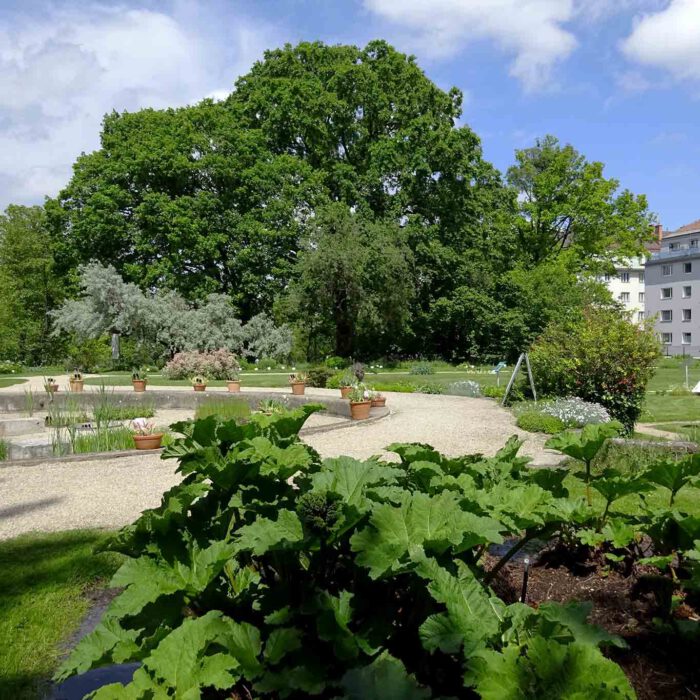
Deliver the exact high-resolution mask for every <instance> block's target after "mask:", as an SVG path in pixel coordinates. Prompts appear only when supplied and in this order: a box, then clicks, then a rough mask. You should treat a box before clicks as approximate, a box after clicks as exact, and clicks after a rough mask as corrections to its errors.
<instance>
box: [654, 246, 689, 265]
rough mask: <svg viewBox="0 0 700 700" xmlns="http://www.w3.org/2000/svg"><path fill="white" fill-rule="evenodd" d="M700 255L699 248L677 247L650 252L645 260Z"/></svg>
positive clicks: (678, 258)
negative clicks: (659, 251)
mask: <svg viewBox="0 0 700 700" xmlns="http://www.w3.org/2000/svg"><path fill="white" fill-rule="evenodd" d="M697 255H700V248H698V247H695V248H679V249H678V250H667V251H663V252H661V253H652V254H651V258H649V260H648V261H647V263H649V262H654V261H656V260H680V259H682V258H692V257H695V256H697Z"/></svg>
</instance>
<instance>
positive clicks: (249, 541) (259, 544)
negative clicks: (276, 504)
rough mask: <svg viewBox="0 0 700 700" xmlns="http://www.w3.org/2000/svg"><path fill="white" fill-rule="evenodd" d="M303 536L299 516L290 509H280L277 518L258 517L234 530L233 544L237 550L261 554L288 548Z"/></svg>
mask: <svg viewBox="0 0 700 700" xmlns="http://www.w3.org/2000/svg"><path fill="white" fill-rule="evenodd" d="M303 538H304V532H303V530H302V526H301V521H300V520H299V516H297V514H296V513H295V512H293V511H291V510H281V511H279V513H278V515H277V520H270V519H268V518H258V519H257V520H256V521H255V522H253V523H251V524H250V525H245V526H244V527H242V528H241V529H240V530H238V531H237V532H236V538H235V544H236V549H237V550H238V551H239V552H242V551H246V550H249V551H252V552H253V554H257V555H261V554H265V553H266V552H270V551H276V550H279V549H290V548H293V547H294V545H296V544H298V543H299V542H301V541H302V540H303Z"/></svg>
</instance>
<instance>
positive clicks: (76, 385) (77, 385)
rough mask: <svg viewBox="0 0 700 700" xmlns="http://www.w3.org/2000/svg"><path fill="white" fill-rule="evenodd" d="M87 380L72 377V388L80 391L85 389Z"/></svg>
mask: <svg viewBox="0 0 700 700" xmlns="http://www.w3.org/2000/svg"><path fill="white" fill-rule="evenodd" d="M84 385H85V382H84V381H83V380H82V379H71V380H70V390H71V391H75V392H77V393H80V392H81V391H82V390H83V386H84Z"/></svg>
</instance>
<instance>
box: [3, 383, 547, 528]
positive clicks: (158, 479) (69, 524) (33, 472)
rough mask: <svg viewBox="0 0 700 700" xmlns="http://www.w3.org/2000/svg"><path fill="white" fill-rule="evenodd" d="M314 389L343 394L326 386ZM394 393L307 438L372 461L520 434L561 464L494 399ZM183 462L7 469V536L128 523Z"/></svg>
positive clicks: (150, 459)
mask: <svg viewBox="0 0 700 700" xmlns="http://www.w3.org/2000/svg"><path fill="white" fill-rule="evenodd" d="M190 391H191V389H190ZM266 391H267V390H266ZM280 391H285V390H280ZM287 391H288V390H287ZM307 393H309V394H311V395H319V397H321V396H323V395H329V394H330V395H333V396H335V395H336V392H334V391H333V392H331V391H329V390H324V389H311V390H309V391H308V392H307ZM387 398H388V401H387V405H388V406H389V407H390V408H391V411H392V413H391V415H389V416H388V417H386V418H383V419H381V420H378V421H376V422H372V423H369V424H362V423H353V424H351V425H349V426H348V427H343V428H340V429H336V430H330V431H328V432H320V433H313V434H310V435H308V436H307V437H305V440H306V442H308V444H310V445H311V446H313V447H314V448H316V449H317V450H318V451H319V452H320V454H321V455H322V456H324V457H334V456H337V455H341V454H346V455H351V456H354V457H358V458H366V457H369V456H370V455H373V454H382V453H383V450H384V447H386V446H387V445H389V444H390V443H392V442H426V443H429V444H431V445H433V446H434V447H435V448H437V449H439V450H440V451H442V452H444V453H445V454H448V455H460V454H466V453H471V452H481V453H484V454H486V455H492V454H494V453H495V452H496V451H497V450H498V449H499V448H500V447H501V446H502V445H503V444H504V443H505V441H506V440H507V439H508V437H509V436H510V435H512V434H514V433H515V434H518V435H519V436H521V437H522V438H524V439H525V445H524V447H523V449H522V452H523V453H524V454H527V455H530V456H532V457H533V458H534V463H535V464H537V465H551V464H556V463H557V462H558V461H559V455H557V454H555V453H551V452H549V451H547V450H545V449H544V442H545V440H546V436H543V435H537V434H532V433H525V432H522V431H520V430H518V429H517V428H516V427H515V420H514V418H513V416H512V415H511V414H510V413H509V412H508V411H506V410H504V409H502V408H501V407H500V406H499V405H498V404H497V403H496V402H494V401H490V400H488V399H470V398H465V397H458V396H439V395H425V394H389V393H388V394H387ZM323 422H327V419H326V418H325V417H323V416H318V417H317V419H316V420H314V419H313V417H312V423H313V424H314V425H319V424H321V423H323ZM336 422H337V420H336ZM310 425H311V423H310ZM175 466H176V463H175V461H173V460H165V461H161V460H160V459H159V458H158V457H155V456H151V455H148V456H134V457H122V458H119V459H107V460H95V461H91V462H72V463H71V462H54V463H51V462H46V463H44V464H41V465H37V466H5V467H0V539H7V538H9V537H14V536H16V535H19V534H21V533H24V532H29V531H33V530H40V531H50V530H67V529H72V528H87V527H105V528H114V527H119V526H121V525H125V524H127V523H129V522H131V521H132V520H134V518H136V516H138V514H139V513H140V512H141V511H142V510H144V509H145V508H151V507H154V506H156V505H158V503H159V502H160V496H161V494H162V493H163V491H165V490H166V489H168V488H169V487H170V486H172V485H173V484H175V483H176V482H177V476H176V475H175V474H174V473H173V472H174V469H175Z"/></svg>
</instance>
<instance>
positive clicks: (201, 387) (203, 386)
mask: <svg viewBox="0 0 700 700" xmlns="http://www.w3.org/2000/svg"><path fill="white" fill-rule="evenodd" d="M192 386H193V387H194V390H195V391H206V390H207V385H206V384H193V385H192Z"/></svg>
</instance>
